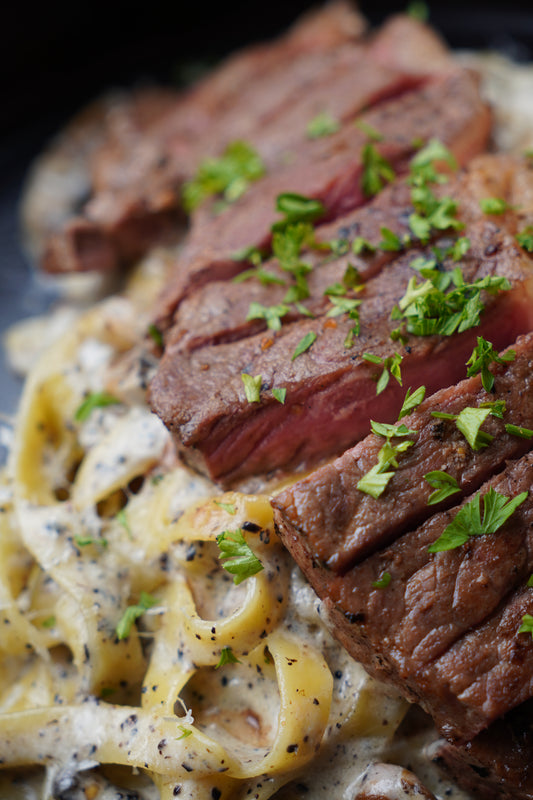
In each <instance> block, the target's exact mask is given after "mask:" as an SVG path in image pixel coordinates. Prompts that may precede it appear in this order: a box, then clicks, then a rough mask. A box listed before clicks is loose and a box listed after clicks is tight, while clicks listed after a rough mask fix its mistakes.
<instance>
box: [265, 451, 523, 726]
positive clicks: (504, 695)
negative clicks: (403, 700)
mask: <svg viewBox="0 0 533 800" xmlns="http://www.w3.org/2000/svg"><path fill="white" fill-rule="evenodd" d="M532 479H533V454H531V453H528V454H527V455H526V456H524V457H522V459H520V460H519V461H515V462H511V463H510V464H509V465H508V466H507V467H506V469H505V470H504V471H503V472H502V473H501V474H499V475H497V476H496V477H494V478H492V479H491V480H490V481H489V482H488V483H485V484H484V485H483V487H482V488H481V491H480V494H481V495H485V494H486V493H487V491H488V490H489V488H492V489H494V490H495V491H497V492H499V493H501V494H504V495H505V496H506V497H516V496H517V495H518V494H519V493H521V492H524V491H525V492H526V493H528V492H529V494H528V495H527V497H526V499H525V501H524V502H523V503H522V504H521V505H520V506H519V507H518V509H517V510H515V512H514V514H513V515H512V517H511V518H510V519H509V520H508V521H507V522H506V523H505V524H504V525H503V526H502V527H501V528H500V529H499V530H498V531H497V532H496V533H488V534H485V535H481V536H472V537H471V538H470V539H469V540H468V541H467V543H466V544H464V545H462V546H460V547H457V548H455V549H452V550H449V551H444V552H438V553H429V552H428V547H429V546H430V545H431V544H432V543H434V542H435V541H436V540H437V539H438V537H439V536H440V535H442V533H443V531H444V530H445V528H446V527H447V525H448V524H449V523H450V522H451V520H452V519H453V518H454V517H455V515H456V513H457V512H458V510H459V508H461V507H464V505H465V504H466V502H469V501H470V500H471V498H469V499H468V501H467V500H465V501H464V502H463V504H462V506H460V507H459V508H457V507H456V508H454V509H453V510H451V511H443V512H440V513H437V514H435V515H434V516H433V517H431V518H430V519H429V520H428V521H426V522H425V523H424V524H423V525H421V526H420V527H419V528H417V529H415V530H413V531H410V532H408V533H405V534H404V535H403V536H402V537H401V538H399V539H397V540H396V541H395V542H394V543H393V544H391V545H389V547H387V548H385V549H383V550H379V551H377V552H375V553H373V554H372V555H370V556H369V557H368V558H367V559H366V560H364V561H362V562H361V563H360V564H357V565H356V566H355V567H353V568H352V569H351V570H350V571H349V572H347V573H346V574H345V575H343V576H331V575H329V574H327V572H326V570H324V569H323V568H320V567H318V568H317V570H316V572H317V574H316V576H314V577H313V576H312V577H311V580H312V581H313V584H314V585H315V587H316V588H317V590H318V591H319V593H320V594H322V596H323V597H325V601H324V606H325V608H326V613H327V615H328V618H329V624H330V626H331V627H332V630H333V632H334V634H335V636H336V637H337V638H338V639H339V640H340V641H341V643H342V644H343V645H344V646H345V647H346V649H347V650H348V651H349V652H350V654H351V655H352V656H353V657H354V658H356V659H358V660H359V661H361V663H362V664H363V665H364V666H365V668H367V669H368V670H369V671H370V672H371V673H372V674H374V675H376V676H380V678H382V679H385V680H388V681H390V682H392V683H393V684H394V685H395V686H396V687H397V688H399V689H400V691H402V692H403V693H404V694H405V695H406V696H407V697H408V698H409V699H411V700H414V701H416V702H419V703H420V704H421V705H422V706H423V707H424V708H425V709H426V710H427V711H428V712H429V713H430V714H431V716H432V717H433V719H434V721H435V723H436V725H437V728H438V729H439V730H440V731H441V733H443V734H444V735H445V736H446V737H447V738H449V739H451V740H454V741H456V740H458V741H467V740H470V739H472V738H473V737H474V736H475V735H476V734H477V733H479V731H481V730H483V729H484V728H486V727H487V726H488V725H490V723H492V722H493V721H494V720H495V719H497V718H498V717H500V716H503V715H504V714H505V713H507V712H508V711H510V710H511V709H512V708H514V707H515V706H517V705H519V704H520V703H522V702H524V701H525V700H527V699H529V698H530V697H531V696H532V695H533V641H532V640H531V635H530V634H522V633H519V632H518V631H519V628H520V626H521V623H522V618H523V616H524V614H530V613H531V611H532V610H533V592H532V591H531V589H530V588H528V586H527V581H528V578H529V576H530V575H531V572H532V570H533V538H532V537H533V534H532V533H531V531H532V527H533V525H532V522H533V496H532V495H531V493H530V487H531V482H532ZM278 524H279V522H278ZM282 524H283V523H282ZM280 530H281V531H282V537H283V538H284V540H285V541H286V542H287V543H288V545H289V546H291V542H290V539H289V538H287V536H286V533H284V532H283V529H282V528H280ZM292 549H293V551H294V547H293V548H292ZM304 566H306V567H307V574H308V575H309V574H310V572H311V570H310V569H309V565H304ZM385 573H387V574H388V575H389V576H390V579H389V583H388V585H387V586H386V587H385V588H383V587H382V588H379V587H378V586H377V585H376V582H377V581H379V580H380V579H382V577H383V576H384V575H385ZM324 590H326V592H327V593H326V595H324V594H323V592H324Z"/></svg>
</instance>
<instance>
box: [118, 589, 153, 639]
mask: <svg viewBox="0 0 533 800" xmlns="http://www.w3.org/2000/svg"><path fill="white" fill-rule="evenodd" d="M156 603H157V600H156V599H155V598H154V597H152V596H151V595H149V594H148V593H147V592H141V596H140V598H139V602H138V603H137V605H134V606H128V608H127V609H126V610H125V612H124V614H123V615H122V617H121V618H120V621H119V623H118V625H117V627H116V631H115V632H116V634H117V639H127V638H128V636H129V635H130V633H131V628H132V626H133V623H134V622H135V620H137V619H138V618H139V617H140V616H142V614H144V612H145V611H148V609H149V608H152V606H155V604H156Z"/></svg>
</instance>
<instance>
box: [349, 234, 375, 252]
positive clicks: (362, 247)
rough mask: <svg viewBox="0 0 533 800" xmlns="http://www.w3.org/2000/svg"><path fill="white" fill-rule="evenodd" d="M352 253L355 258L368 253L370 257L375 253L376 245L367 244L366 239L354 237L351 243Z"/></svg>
mask: <svg viewBox="0 0 533 800" xmlns="http://www.w3.org/2000/svg"><path fill="white" fill-rule="evenodd" d="M352 252H353V254H354V255H356V256H360V255H363V254H364V253H368V254H369V255H371V254H372V253H375V252H376V245H374V244H372V242H369V241H368V239H363V237H362V236H356V237H355V239H354V240H353V242H352Z"/></svg>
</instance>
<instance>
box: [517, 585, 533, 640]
mask: <svg viewBox="0 0 533 800" xmlns="http://www.w3.org/2000/svg"><path fill="white" fill-rule="evenodd" d="M528 586H529V583H528ZM518 633H530V634H531V638H532V639H533V617H532V616H531V614H524V616H523V617H522V624H521V626H520V627H519V629H518Z"/></svg>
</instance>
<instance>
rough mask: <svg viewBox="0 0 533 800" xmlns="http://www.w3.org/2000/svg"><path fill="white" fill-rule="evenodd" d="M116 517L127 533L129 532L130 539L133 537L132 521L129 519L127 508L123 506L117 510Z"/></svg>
mask: <svg viewBox="0 0 533 800" xmlns="http://www.w3.org/2000/svg"><path fill="white" fill-rule="evenodd" d="M115 519H116V521H117V522H118V524H119V525H122V527H123V528H124V530H125V531H126V533H127V534H128V538H129V539H133V535H132V533H131V528H130V523H129V521H128V517H127V515H126V509H125V508H121V509H120V511H117V513H116V514H115Z"/></svg>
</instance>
